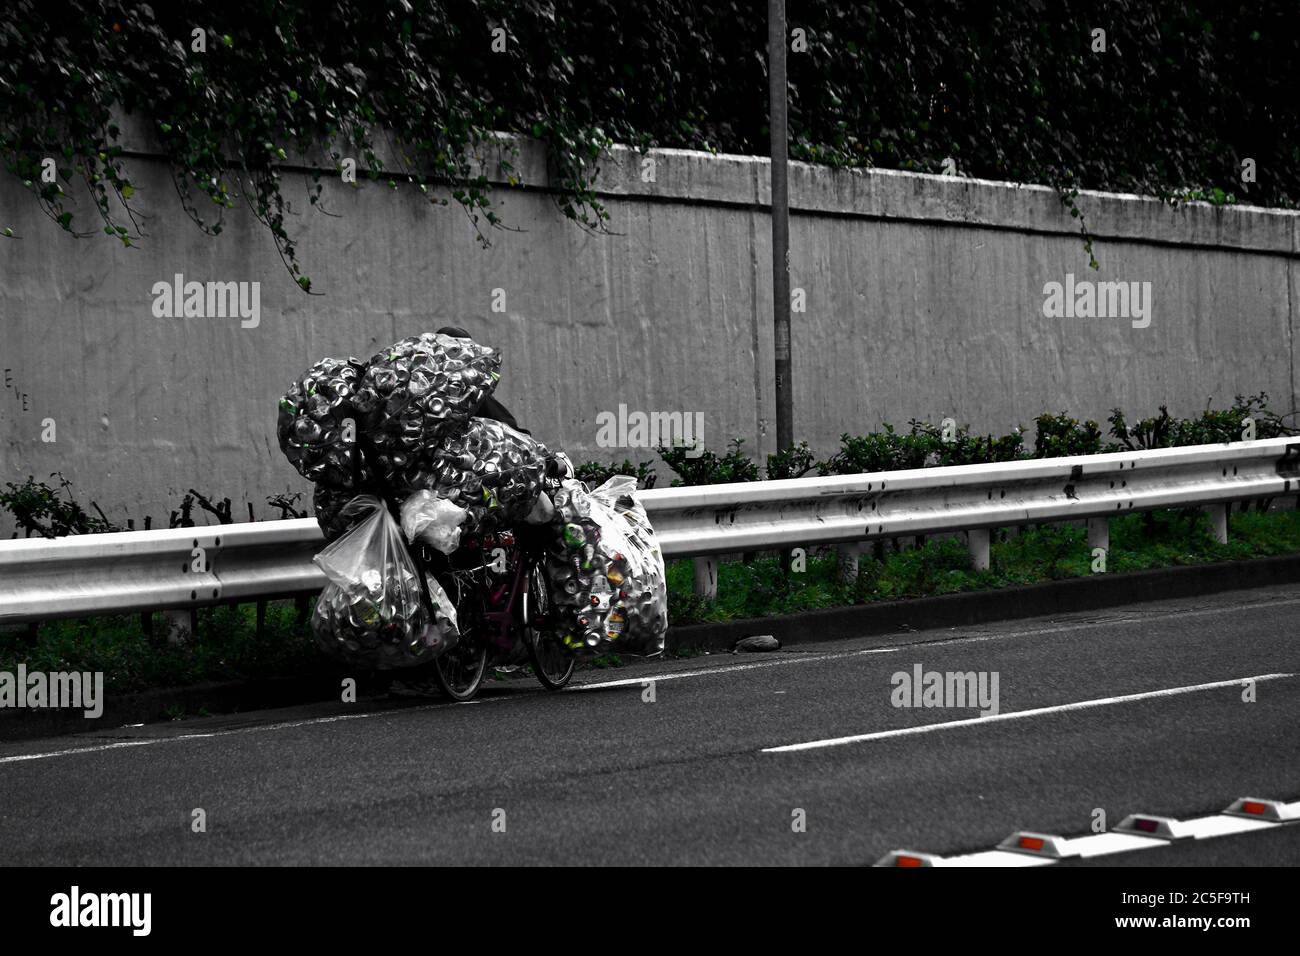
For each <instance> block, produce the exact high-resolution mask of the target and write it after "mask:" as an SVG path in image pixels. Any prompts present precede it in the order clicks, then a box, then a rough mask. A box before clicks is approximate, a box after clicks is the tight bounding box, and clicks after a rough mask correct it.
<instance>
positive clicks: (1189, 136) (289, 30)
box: [0, 0, 1300, 290]
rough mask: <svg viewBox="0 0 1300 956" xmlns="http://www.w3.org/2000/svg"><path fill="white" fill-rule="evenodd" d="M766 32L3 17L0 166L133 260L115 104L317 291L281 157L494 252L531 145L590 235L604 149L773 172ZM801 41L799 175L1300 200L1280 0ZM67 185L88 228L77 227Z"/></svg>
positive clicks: (506, 23) (1103, 5) (812, 34)
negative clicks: (529, 141)
mask: <svg viewBox="0 0 1300 956" xmlns="http://www.w3.org/2000/svg"><path fill="white" fill-rule="evenodd" d="M765 18H766V10H765V4H763V3H761V2H753V0H731V2H698V0H561V2H543V0H364V2H363V0H335V2H328V3H326V2H318V3H308V2H307V0H282V2H272V0H175V2H168V3H165V4H158V5H157V6H150V5H147V4H136V3H127V2H112V0H11V2H10V3H9V4H8V7H7V10H6V16H5V17H4V18H3V20H0V159H2V160H3V162H4V165H5V167H6V168H7V169H8V170H9V171H10V172H11V173H13V174H15V175H17V176H18V177H19V178H20V179H21V180H22V181H23V182H24V183H26V184H27V185H28V188H29V189H31V191H32V192H33V193H35V194H36V196H37V197H38V200H39V202H40V204H41V206H42V208H43V209H44V210H45V212H46V213H47V214H48V215H49V216H50V218H51V219H54V220H55V221H56V222H58V223H59V225H61V226H62V227H63V228H64V229H67V230H69V231H72V232H76V233H78V234H85V233H88V232H94V231H99V230H100V229H102V230H103V231H104V232H107V233H108V234H109V235H111V236H114V237H115V238H117V239H118V240H119V241H122V242H124V243H127V244H131V243H133V242H135V241H137V240H138V239H139V238H140V235H141V233H142V223H141V222H140V221H139V220H138V219H137V218H136V217H135V216H133V215H132V213H131V209H130V201H131V196H132V194H133V193H134V188H135V187H134V185H133V184H132V182H131V180H130V177H129V174H128V169H127V167H126V164H125V162H124V157H123V156H122V155H121V150H120V147H119V145H118V141H119V135H118V134H119V131H118V130H117V129H116V127H115V126H114V123H113V118H112V117H113V113H112V110H113V108H114V107H115V106H118V105H120V106H121V107H123V108H125V109H127V110H128V111H130V112H132V113H135V114H138V115H140V116H142V117H144V118H145V119H146V121H147V122H148V124H149V126H150V128H151V129H152V130H153V132H154V133H155V134H156V136H157V138H158V140H159V142H160V144H161V146H162V148H163V150H164V151H165V153H166V155H167V156H168V158H169V159H170V160H171V161H172V164H173V166H174V169H175V179H176V184H177V189H178V190H179V191H180V192H181V195H182V196H183V197H184V199H185V202H186V205H187V208H188V209H189V211H190V214H191V216H192V218H193V219H194V220H195V222H196V223H197V224H198V225H199V226H200V227H202V228H204V229H206V230H208V231H211V232H213V233H216V232H219V231H220V229H221V217H222V214H223V213H224V211H225V210H227V209H229V208H231V207H233V206H234V205H236V204H239V203H246V204H247V205H248V206H249V207H250V208H251V209H252V211H253V213H254V214H255V215H256V216H257V217H258V218H259V219H260V220H261V221H262V222H263V223H264V224H265V225H266V226H267V227H268V228H269V229H270V230H271V232H272V234H273V235H274V237H275V239H276V243H277V246H278V248H279V249H280V251H281V254H282V255H283V257H284V259H285V262H286V265H287V267H288V268H289V269H290V272H291V274H292V275H293V276H294V277H295V279H296V280H297V281H298V282H299V284H300V285H301V286H302V287H303V288H304V289H308V290H309V289H310V286H311V280H310V279H309V278H308V277H307V276H306V275H304V274H302V272H301V271H300V269H299V265H298V256H297V250H296V247H295V244H294V238H293V230H292V229H291V228H290V223H292V221H293V220H292V218H290V217H291V216H292V215H293V214H294V213H296V212H298V211H300V207H301V206H303V205H306V206H308V207H318V206H319V205H320V201H321V191H320V182H319V179H320V174H319V173H313V172H310V171H306V172H304V171H300V170H299V171H292V170H291V169H289V168H286V167H285V165H284V164H285V162H286V160H287V159H288V158H289V157H290V156H291V155H299V154H306V155H328V156H329V160H330V161H331V162H333V163H335V164H339V163H340V162H341V160H342V159H343V158H344V157H349V156H350V157H354V158H355V159H356V160H357V164H358V172H359V174H360V175H361V176H362V178H363V179H364V178H366V177H367V176H368V177H370V178H372V179H375V180H378V181H381V182H384V183H386V184H388V185H389V186H391V187H392V188H398V187H401V186H409V187H410V188H412V189H413V190H415V191H416V192H417V193H418V194H419V195H420V196H421V197H422V198H424V199H427V200H428V201H429V202H433V203H439V204H445V203H447V202H449V201H455V202H457V203H459V204H460V205H461V206H462V207H463V208H464V209H465V210H466V211H467V212H468V213H469V215H470V216H471V217H472V218H473V220H474V222H475V224H476V226H479V227H480V235H481V236H483V237H484V240H485V241H486V234H485V233H483V232H482V230H481V227H482V226H484V225H486V226H488V227H491V226H497V225H500V223H499V221H498V219H497V217H496V215H495V213H494V212H493V210H492V204H491V202H490V200H489V189H488V182H487V180H486V178H485V177H484V176H483V175H482V172H481V167H480V165H479V164H478V163H477V162H475V156H481V155H483V154H484V153H485V152H487V151H491V150H498V151H499V150H501V149H502V148H503V147H501V146H500V144H499V143H497V141H495V140H494V139H493V137H492V136H491V132H492V131H493V130H503V131H513V132H520V133H525V134H528V135H532V136H536V137H539V138H542V139H544V140H546V142H547V143H548V146H549V149H550V156H551V163H552V168H553V185H554V187H555V196H556V201H557V202H558V204H559V205H560V208H561V209H562V210H563V212H564V214H565V215H567V216H569V217H570V218H572V219H574V220H575V221H577V222H578V223H580V224H582V225H584V226H586V227H588V228H602V227H603V226H604V224H605V223H606V221H607V213H606V210H605V209H604V207H603V206H602V204H601V202H600V201H599V199H598V197H597V195H596V192H595V190H594V185H593V184H594V182H595V179H596V177H597V176H598V166H597V160H598V157H599V154H600V151H601V149H602V148H603V147H605V146H607V145H609V144H610V143H611V142H614V141H619V142H625V143H630V144H632V145H635V146H638V147H649V146H668V147H692V148H703V149H711V150H718V151H725V152H740V153H758V154H762V153H766V151H767V105H766V104H767V95H766V90H767V79H766V50H765V45H766V23H765ZM789 22H790V27H791V30H792V31H796V30H797V31H802V32H801V33H800V34H799V36H798V42H799V43H800V44H806V49H800V50H792V51H791V53H790V55H789V71H790V129H791V137H792V144H791V152H792V155H793V156H794V157H795V158H800V159H806V160H810V161H814V162H820V163H828V164H832V165H851V166H882V167H888V168H897V169H913V170H923V171H929V172H939V171H941V170H942V169H943V168H944V166H945V161H947V160H951V161H952V162H953V163H955V165H956V168H957V170H958V172H959V173H960V174H961V175H968V176H978V177H987V178H994V179H1007V180H1014V181H1019V182H1035V183H1043V184H1047V185H1049V186H1052V187H1054V188H1056V189H1057V190H1058V192H1059V193H1060V195H1061V197H1062V201H1063V202H1064V203H1065V205H1066V206H1067V207H1068V208H1069V209H1070V211H1071V213H1072V214H1074V215H1078V216H1080V228H1081V231H1082V232H1083V234H1084V235H1085V236H1087V229H1086V226H1085V225H1084V223H1083V222H1082V216H1081V215H1080V214H1081V210H1080V209H1079V208H1078V206H1077V204H1076V202H1075V197H1076V195H1077V190H1078V189H1080V188H1085V187H1087V188H1102V189H1113V190H1124V191H1134V192H1140V193H1145V194H1150V195H1155V196H1160V197H1162V198H1165V199H1168V200H1170V201H1182V200H1189V199H1204V200H1208V201H1210V202H1216V203H1227V202H1235V201H1239V200H1240V201H1246V202H1250V203H1252V204H1259V205H1273V206H1283V207H1294V206H1295V205H1296V204H1297V202H1298V201H1300V177H1298V176H1297V174H1296V170H1297V169H1300V96H1297V87H1298V86H1300V84H1298V83H1297V79H1296V78H1297V76H1300V4H1297V3H1296V2H1295V0H1258V2H1228V0H1072V2H1070V3H1055V2H1047V0H1019V2H1015V0H1013V2H1007V3H998V4H991V3H973V2H969V0H922V2H918V0H790V3H789ZM196 28H197V29H200V30H202V31H203V36H204V40H205V43H206V52H204V53H195V52H193V51H192V49H191V47H192V44H193V30H195V29H196ZM498 28H499V29H500V30H502V31H504V32H503V33H502V34H500V36H502V37H504V41H505V42H504V50H501V51H494V49H493V44H492V40H493V36H494V34H493V31H494V30H495V29H498ZM1094 30H1104V31H1105V42H1106V49H1105V51H1104V52H1094V50H1093V46H1094V37H1093V31H1094ZM792 42H795V38H794V37H792ZM507 152H508V151H507ZM381 156H382V157H389V156H392V157H394V158H393V159H391V160H388V166H385V165H384V161H383V160H381V158H380V157H381ZM46 157H53V158H54V159H55V160H56V162H57V166H58V176H57V179H56V181H55V182H53V183H50V182H45V181H43V180H42V179H41V176H40V173H41V171H42V167H41V160H42V159H44V158H46ZM493 158H494V159H495V157H493ZM504 158H505V160H506V166H507V169H509V156H508V155H507V156H505V157H504ZM1247 159H1251V160H1253V161H1254V163H1255V171H1256V177H1257V181H1256V182H1253V183H1243V181H1242V163H1243V162H1244V161H1245V160H1247ZM299 176H301V178H302V181H301V182H298V181H296V180H297V179H298V177H299ZM73 183H77V184H78V185H79V187H81V188H86V189H89V191H90V193H91V195H92V197H93V198H94V200H95V206H96V209H97V212H98V215H97V216H96V215H95V214H94V213H92V214H90V215H87V214H85V213H81V212H76V213H75V214H74V210H73V208H71V207H72V204H71V203H70V202H69V201H68V196H69V193H70V191H71V190H72V188H73ZM298 197H302V198H303V199H305V200H306V202H305V204H304V203H301V202H299V198H298ZM87 219H93V223H87V222H86V220H87ZM7 231H8V230H6V228H5V225H4V224H3V223H0V234H4V233H5V232H7ZM9 234H12V233H11V232H9Z"/></svg>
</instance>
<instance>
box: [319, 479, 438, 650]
mask: <svg viewBox="0 0 1300 956" xmlns="http://www.w3.org/2000/svg"><path fill="white" fill-rule="evenodd" d="M342 515H343V517H344V518H345V519H350V518H360V521H359V523H358V524H356V525H355V526H354V527H353V528H352V529H351V530H350V531H348V532H347V533H346V534H344V535H343V536H342V537H341V538H339V539H338V540H337V541H335V542H333V543H332V544H330V545H328V546H327V547H326V548H325V549H324V550H322V551H321V552H320V553H319V554H318V555H316V557H315V558H314V559H313V560H314V561H315V563H316V564H317V566H319V567H320V569H321V570H322V571H324V572H325V575H326V576H327V577H328V578H329V584H327V585H326V586H325V590H324V591H322V592H321V596H320V598H319V599H318V600H317V602H316V610H315V612H314V613H313V615H312V634H313V636H314V637H315V640H316V643H317V645H318V646H320V648H321V649H322V650H324V651H325V653H327V654H329V655H330V656H332V657H335V658H338V659H340V660H343V661H344V662H346V663H348V664H351V665H354V666H363V667H371V668H373V669H375V670H392V669H396V668H401V667H410V666H413V665H415V664H422V663H425V662H426V661H431V660H433V659H434V658H436V657H437V656H438V655H440V654H442V653H443V652H444V651H446V650H447V649H449V648H451V647H453V646H455V644H456V642H457V641H458V639H459V637H460V633H459V630H458V629H457V622H456V609H455V606H454V605H453V604H452V602H451V600H450V599H449V598H448V597H447V593H446V592H445V591H444V590H443V589H442V587H441V585H439V584H438V582H437V580H436V579H434V578H433V577H431V576H430V577H428V578H427V582H428V586H429V598H430V600H429V601H428V602H427V603H426V602H425V600H424V598H423V593H422V591H421V585H420V578H419V572H418V571H417V569H416V566H415V562H414V561H413V560H412V558H411V554H410V552H409V551H407V549H406V544H405V542H403V540H402V535H401V531H400V530H399V529H398V527H397V523H396V522H395V521H394V520H393V517H392V515H390V514H389V513H388V508H387V507H386V506H385V505H384V504H383V503H382V502H381V501H380V500H379V499H378V498H377V497H375V496H374V495H360V496H358V497H356V498H354V499H353V500H352V501H351V502H349V503H348V504H347V505H346V506H345V507H344V508H343V509H342Z"/></svg>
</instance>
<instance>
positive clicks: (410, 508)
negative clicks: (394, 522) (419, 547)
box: [402, 490, 469, 554]
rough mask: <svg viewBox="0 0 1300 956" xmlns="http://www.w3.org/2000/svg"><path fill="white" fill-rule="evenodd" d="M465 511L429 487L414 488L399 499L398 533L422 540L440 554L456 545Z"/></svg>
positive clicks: (450, 551)
mask: <svg viewBox="0 0 1300 956" xmlns="http://www.w3.org/2000/svg"><path fill="white" fill-rule="evenodd" d="M468 516H469V512H468V511H466V510H465V509H464V508H462V507H460V506H459V505H456V504H453V503H452V502H450V501H448V500H447V499H446V498H440V497H439V496H437V495H435V494H434V493H433V492H432V491H424V490H422V491H417V492H416V493H415V494H413V495H411V497H409V498H407V499H406V501H404V502H402V533H403V534H404V535H406V540H407V541H410V542H411V543H412V544H414V543H415V542H416V541H423V542H424V543H425V544H427V545H429V546H430V547H432V548H436V549H437V550H439V551H441V552H442V553H443V554H451V553H452V552H453V551H455V550H456V549H457V548H458V547H460V531H461V527H462V526H463V525H464V524H465V519H466V518H467V517H468Z"/></svg>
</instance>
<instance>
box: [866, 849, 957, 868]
mask: <svg viewBox="0 0 1300 956" xmlns="http://www.w3.org/2000/svg"><path fill="white" fill-rule="evenodd" d="M941 859H942V858H941V857H937V856H934V855H933V854H930V853H913V852H912V851H911V850H890V851H889V852H888V853H886V854H885V855H884V856H882V857H881V858H880V859H879V860H877V861H876V862H875V863H874V864H873V865H874V866H937V865H939V861H940V860H941Z"/></svg>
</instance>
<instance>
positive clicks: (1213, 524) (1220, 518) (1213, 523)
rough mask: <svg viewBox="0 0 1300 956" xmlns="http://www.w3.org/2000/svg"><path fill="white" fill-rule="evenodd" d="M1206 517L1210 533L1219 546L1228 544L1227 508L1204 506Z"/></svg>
mask: <svg viewBox="0 0 1300 956" xmlns="http://www.w3.org/2000/svg"><path fill="white" fill-rule="evenodd" d="M1205 514H1206V517H1208V518H1209V519H1210V533H1211V534H1212V535H1214V540H1215V541H1217V542H1219V544H1227V543H1228V506H1227V505H1206V506H1205Z"/></svg>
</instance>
